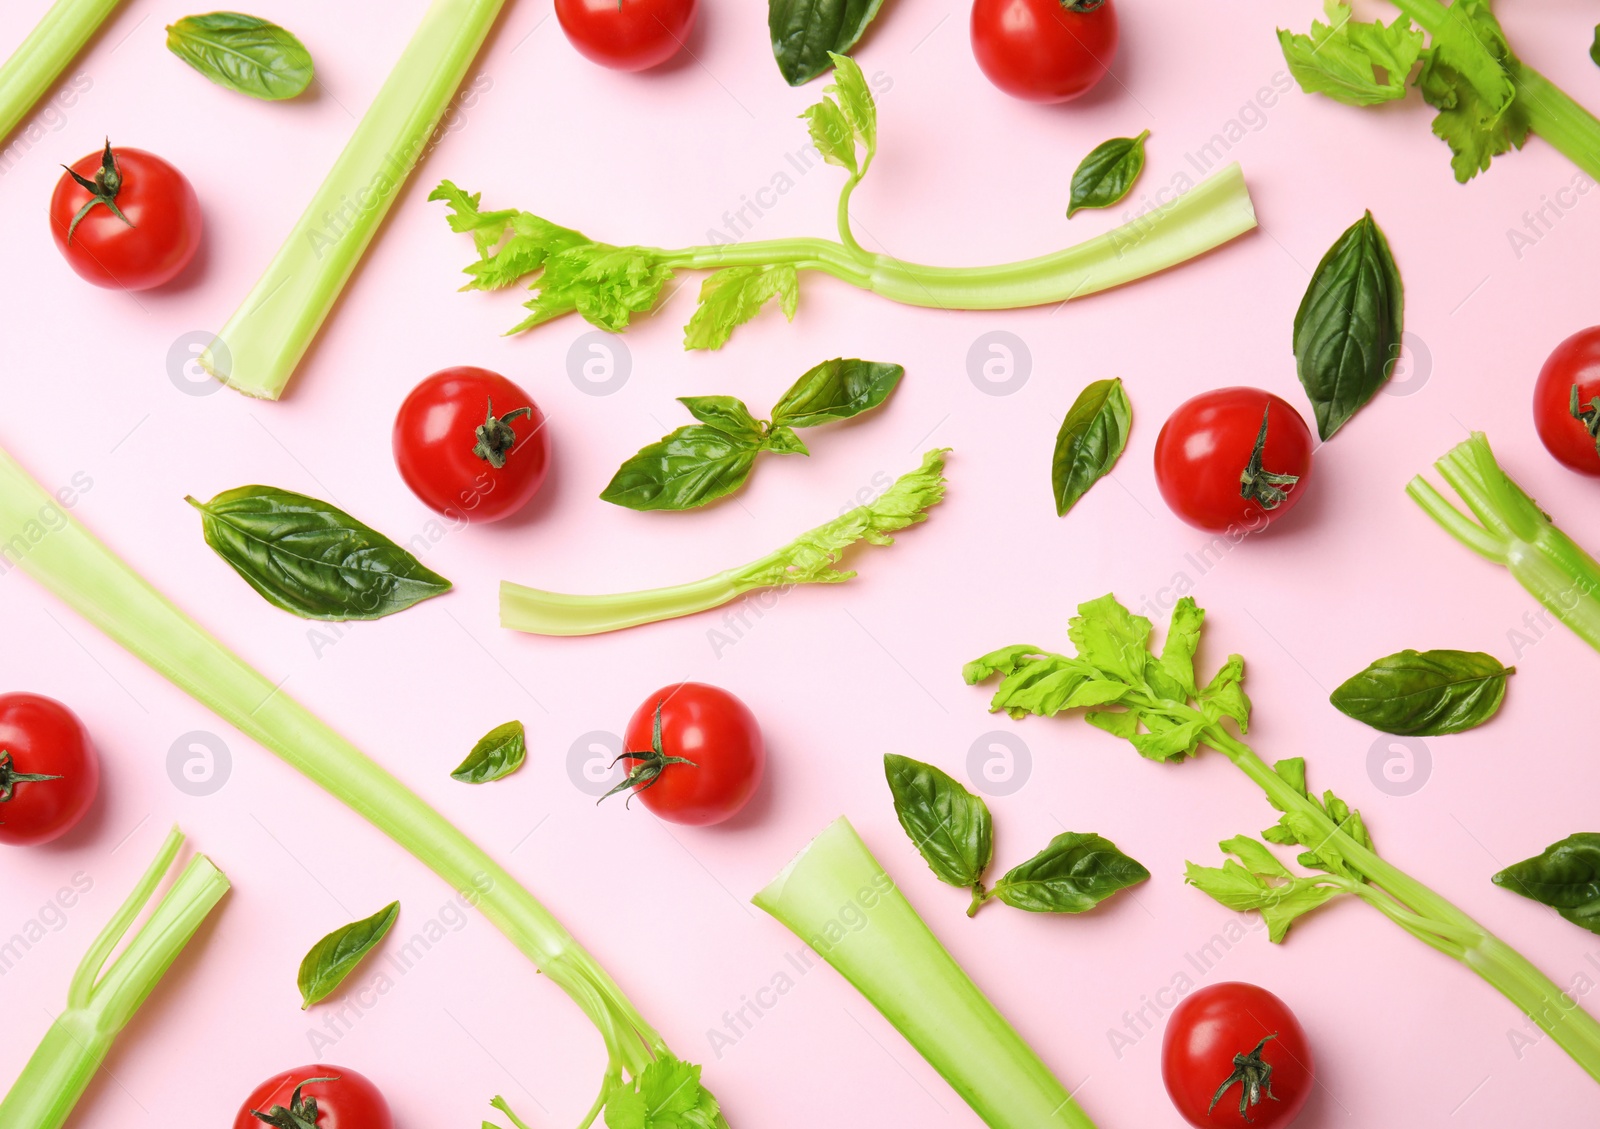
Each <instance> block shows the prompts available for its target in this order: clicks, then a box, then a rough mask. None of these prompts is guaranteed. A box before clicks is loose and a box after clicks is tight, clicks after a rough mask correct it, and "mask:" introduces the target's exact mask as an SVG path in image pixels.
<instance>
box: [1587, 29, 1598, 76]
mask: <svg viewBox="0 0 1600 1129" xmlns="http://www.w3.org/2000/svg"><path fill="white" fill-rule="evenodd" d="M1589 58H1591V59H1593V60H1594V65H1595V66H1597V67H1600V24H1596V25H1595V29H1594V46H1593V47H1591V48H1589Z"/></svg>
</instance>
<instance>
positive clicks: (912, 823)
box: [883, 753, 994, 887]
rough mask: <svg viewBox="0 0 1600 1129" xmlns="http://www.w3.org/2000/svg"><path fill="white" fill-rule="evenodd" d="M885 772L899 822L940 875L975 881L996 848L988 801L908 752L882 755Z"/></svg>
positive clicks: (971, 883)
mask: <svg viewBox="0 0 1600 1129" xmlns="http://www.w3.org/2000/svg"><path fill="white" fill-rule="evenodd" d="M883 774H884V776H885V777H887V778H888V781H889V791H890V792H891V793H892V794H893V795H894V814H895V815H896V816H898V817H899V819H900V826H901V827H903V828H905V832H906V834H907V835H909V836H911V841H912V842H913V843H915V844H916V846H917V850H918V851H920V852H921V853H922V857H923V858H924V859H925V860H926V861H927V863H928V866H929V868H931V869H932V871H933V873H934V874H935V875H936V876H937V877H938V879H939V881H941V882H948V883H949V884H950V885H952V886H972V887H975V886H977V885H978V883H979V881H980V880H981V879H982V878H983V871H984V868H985V867H987V866H988V865H989V858H990V856H991V855H992V854H993V853H994V828H993V824H992V823H991V822H990V818H989V808H988V806H987V805H986V804H984V802H983V801H982V800H981V799H979V798H978V797H977V796H974V795H973V794H972V793H971V792H969V791H967V790H966V788H964V787H962V785H961V784H960V783H959V782H958V781H956V780H953V779H952V778H951V777H950V776H948V775H946V774H945V773H943V772H941V771H939V770H938V769H937V768H934V767H933V766H932V765H931V764H923V763H922V762H921V761H914V760H912V759H911V758H910V757H900V756H895V755H894V754H893V753H890V754H889V755H887V756H885V757H884V758H883Z"/></svg>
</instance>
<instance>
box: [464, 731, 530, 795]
mask: <svg viewBox="0 0 1600 1129" xmlns="http://www.w3.org/2000/svg"><path fill="white" fill-rule="evenodd" d="M527 759H528V742H527V733H526V731H525V730H524V729H523V728H522V722H520V721H508V722H506V723H505V724H504V725H499V726H496V727H495V728H493V729H491V730H489V732H488V733H486V734H484V735H483V739H482V740H480V741H479V742H478V743H477V744H476V745H474V746H472V752H470V753H468V754H467V759H466V760H464V761H462V762H461V764H460V765H459V766H458V767H457V768H456V770H455V771H454V772H452V773H451V774H450V777H451V779H452V780H459V781H461V782H462V783H463V784H488V783H489V782H490V781H493V780H499V779H500V778H501V777H502V776H510V775H511V774H512V773H513V772H515V771H517V769H519V768H521V767H522V762H523V761H525V760H527Z"/></svg>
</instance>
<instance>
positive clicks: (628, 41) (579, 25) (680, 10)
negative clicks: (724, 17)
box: [556, 0, 695, 71]
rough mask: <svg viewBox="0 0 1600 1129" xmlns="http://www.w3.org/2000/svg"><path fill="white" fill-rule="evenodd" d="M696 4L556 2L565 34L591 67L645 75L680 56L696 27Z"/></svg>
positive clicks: (667, 0)
mask: <svg viewBox="0 0 1600 1129" xmlns="http://www.w3.org/2000/svg"><path fill="white" fill-rule="evenodd" d="M694 13H695V0H556V19H558V20H560V21H561V30H562V31H564V32H566V33H567V38H568V39H569V40H570V41H571V42H572V45H573V46H574V47H576V48H577V49H578V53H579V54H581V55H582V56H583V57H584V58H586V59H588V60H589V61H590V62H593V63H599V64H600V65H601V66H602V67H610V68H611V69H612V70H616V71H642V70H645V69H647V68H649V67H654V66H659V65H660V64H662V63H664V62H666V61H667V60H668V59H670V58H672V56H674V55H676V54H677V53H678V51H679V50H680V49H681V48H682V47H683V44H684V42H685V41H686V40H687V39H688V38H689V31H690V29H691V28H693V27H694Z"/></svg>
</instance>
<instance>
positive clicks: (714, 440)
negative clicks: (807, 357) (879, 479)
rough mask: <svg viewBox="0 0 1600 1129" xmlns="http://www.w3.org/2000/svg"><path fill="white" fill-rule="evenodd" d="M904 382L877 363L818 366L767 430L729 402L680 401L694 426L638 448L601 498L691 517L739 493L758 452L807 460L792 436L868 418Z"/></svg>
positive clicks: (896, 369)
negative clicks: (797, 430) (690, 513)
mask: <svg viewBox="0 0 1600 1129" xmlns="http://www.w3.org/2000/svg"><path fill="white" fill-rule="evenodd" d="M904 374H905V369H903V368H901V367H900V366H899V365H889V364H880V363H879V362H877V361H857V360H832V361H824V362H823V363H822V364H820V365H817V366H816V367H815V368H813V369H812V370H811V371H809V372H807V373H806V374H805V375H804V376H802V377H801V378H800V379H799V380H797V381H796V382H795V383H794V385H793V387H791V388H790V389H789V391H787V392H785V393H784V394H783V399H782V400H780V401H779V402H778V406H777V407H776V408H774V409H773V410H772V420H771V421H770V422H765V423H764V422H762V421H761V420H758V419H756V418H755V417H754V416H753V415H751V414H750V409H749V408H747V407H745V405H744V402H743V401H742V400H737V399H735V398H734V397H732V396H685V397H680V398H679V401H678V402H679V403H681V404H682V405H683V406H684V407H686V408H688V409H689V414H690V415H692V416H694V418H695V419H697V420H699V421H700V423H699V424H697V425H696V424H691V425H688V426H686V427H680V428H678V430H676V431H674V432H673V433H672V434H671V435H667V436H664V437H663V438H661V439H660V440H658V441H657V442H655V443H652V444H650V445H649V446H647V447H643V448H641V449H640V450H639V452H638V454H636V455H634V456H633V457H632V458H630V459H629V460H628V461H627V462H625V463H623V464H622V466H621V467H620V468H618V470H617V473H616V474H615V475H613V476H612V479H611V482H610V483H609V484H607V486H606V488H605V490H603V491H602V492H601V494H600V497H601V498H602V499H604V500H605V501H607V502H612V503H614V504H616V505H619V506H627V507H628V508H629V509H634V510H689V509H694V508H695V507H696V506H703V505H706V504H707V503H709V502H714V501H716V500H717V499H718V498H723V497H726V496H727V495H729V494H731V493H733V492H734V491H735V490H737V489H739V487H741V486H743V485H744V481H745V479H746V478H748V477H749V475H750V470H751V468H752V467H754V466H755V462H756V457H757V456H758V455H760V454H761V453H762V452H763V451H772V452H775V453H777V454H782V455H809V454H810V453H811V452H810V451H809V450H807V449H806V445H805V443H803V442H802V441H801V440H800V437H799V436H798V435H796V434H795V432H794V429H795V428H797V427H817V426H819V425H821V424H824V423H831V422H832V421H834V420H840V419H849V418H850V417H851V416H854V415H859V414H860V413H862V412H865V411H870V410H871V409H873V408H875V407H877V406H878V405H879V404H881V403H883V401H884V400H885V399H886V398H887V397H888V395H889V393H891V392H893V391H894V389H895V386H896V385H897V384H899V382H900V378H901V376H903V375H904Z"/></svg>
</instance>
